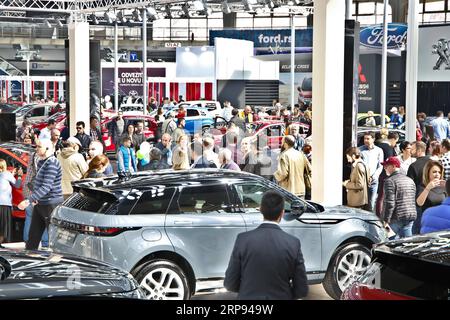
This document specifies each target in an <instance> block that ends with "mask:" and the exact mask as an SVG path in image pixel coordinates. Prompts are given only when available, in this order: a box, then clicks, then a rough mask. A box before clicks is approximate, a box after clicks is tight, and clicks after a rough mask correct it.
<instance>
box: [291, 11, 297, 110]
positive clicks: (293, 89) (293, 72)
mask: <svg viewBox="0 0 450 320" xmlns="http://www.w3.org/2000/svg"><path fill="white" fill-rule="evenodd" d="M290 91H291V92H290V93H291V103H290V105H291V108H292V109H291V110H294V105H295V95H296V93H297V90H295V15H294V14H293V13H291V90H290Z"/></svg>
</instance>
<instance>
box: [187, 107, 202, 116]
mask: <svg viewBox="0 0 450 320" xmlns="http://www.w3.org/2000/svg"><path fill="white" fill-rule="evenodd" d="M186 114H187V116H188V117H198V116H199V112H198V110H194V109H187V113H186Z"/></svg>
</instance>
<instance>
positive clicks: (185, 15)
mask: <svg viewBox="0 0 450 320" xmlns="http://www.w3.org/2000/svg"><path fill="white" fill-rule="evenodd" d="M181 11H182V13H181V15H180V16H181V17H183V18H191V17H192V14H191V12H190V11H189V4H188V3H187V2H185V3H184V4H183V5H182V6H181Z"/></svg>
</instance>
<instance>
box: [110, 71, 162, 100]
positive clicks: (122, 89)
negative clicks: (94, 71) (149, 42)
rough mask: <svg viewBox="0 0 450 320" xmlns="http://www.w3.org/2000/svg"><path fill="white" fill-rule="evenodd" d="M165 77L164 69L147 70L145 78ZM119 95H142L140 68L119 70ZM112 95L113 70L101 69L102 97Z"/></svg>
mask: <svg viewBox="0 0 450 320" xmlns="http://www.w3.org/2000/svg"><path fill="white" fill-rule="evenodd" d="M165 76H166V69H165V68H147V77H148V78H150V77H158V78H159V77H160V78H164V77H165ZM118 81H119V95H125V96H142V95H143V94H144V89H143V82H142V81H143V80H142V68H119V80H118ZM105 95H111V96H112V95H114V68H103V69H102V96H103V97H104V96H105Z"/></svg>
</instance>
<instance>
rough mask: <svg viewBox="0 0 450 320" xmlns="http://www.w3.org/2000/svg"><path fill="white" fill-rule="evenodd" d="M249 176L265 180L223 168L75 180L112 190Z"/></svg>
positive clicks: (85, 186)
mask: <svg viewBox="0 0 450 320" xmlns="http://www.w3.org/2000/svg"><path fill="white" fill-rule="evenodd" d="M242 178H245V179H246V180H247V181H248V180H249V178H253V179H256V180H260V179H262V180H264V179H263V178H262V177H259V176H256V175H253V174H250V173H247V172H238V171H232V170H223V169H190V170H180V171H174V170H172V169H167V170H160V171H142V172H137V173H133V174H131V175H129V176H128V177H125V178H119V177H118V176H112V177H108V178H104V179H85V180H80V181H77V182H73V186H74V187H75V188H83V189H104V190H107V191H110V192H114V191H119V190H122V189H131V188H144V189H145V187H149V188H151V187H152V186H155V185H166V186H169V185H171V186H180V185H183V184H191V183H194V182H197V181H202V182H207V181H210V182H211V183H212V182H216V181H217V180H221V179H242Z"/></svg>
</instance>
